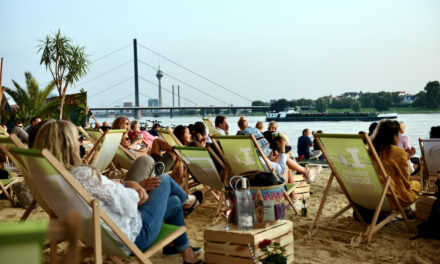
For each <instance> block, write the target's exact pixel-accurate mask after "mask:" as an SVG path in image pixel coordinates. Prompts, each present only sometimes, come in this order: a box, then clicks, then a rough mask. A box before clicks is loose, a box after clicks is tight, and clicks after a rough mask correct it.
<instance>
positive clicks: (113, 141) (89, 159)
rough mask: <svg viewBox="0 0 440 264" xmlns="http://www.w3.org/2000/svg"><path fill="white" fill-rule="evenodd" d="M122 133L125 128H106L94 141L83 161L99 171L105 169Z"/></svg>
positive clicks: (113, 154) (119, 141) (112, 156)
mask: <svg viewBox="0 0 440 264" xmlns="http://www.w3.org/2000/svg"><path fill="white" fill-rule="evenodd" d="M98 132H99V131H98ZM99 133H101V132H99ZM124 133H125V130H122V129H121V130H107V131H105V132H104V133H102V134H101V136H100V137H99V139H98V140H96V141H95V143H94V145H93V148H92V150H90V152H89V153H88V154H87V156H86V157H85V158H84V160H85V162H86V163H87V164H90V165H91V166H94V167H95V168H97V169H98V170H100V171H105V170H106V169H107V167H108V166H109V165H110V164H111V162H112V160H113V158H114V156H115V153H116V151H117V149H118V147H119V144H120V143H121V139H122V135H123V134H124ZM90 135H92V134H90ZM113 169H114V167H113Z"/></svg>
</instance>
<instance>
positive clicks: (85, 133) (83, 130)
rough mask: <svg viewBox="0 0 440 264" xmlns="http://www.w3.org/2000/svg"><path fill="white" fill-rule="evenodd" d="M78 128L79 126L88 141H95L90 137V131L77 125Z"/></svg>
mask: <svg viewBox="0 0 440 264" xmlns="http://www.w3.org/2000/svg"><path fill="white" fill-rule="evenodd" d="M76 128H78V131H79V132H80V133H81V134H83V135H84V137H85V138H86V139H87V141H90V143H93V142H95V140H93V139H92V138H91V137H90V135H89V133H88V132H87V131H86V130H85V129H84V128H83V127H82V126H77V127H76Z"/></svg>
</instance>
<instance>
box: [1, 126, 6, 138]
mask: <svg viewBox="0 0 440 264" xmlns="http://www.w3.org/2000/svg"><path fill="white" fill-rule="evenodd" d="M4 135H8V132H7V131H5V130H4V129H3V127H1V126H0V136H4Z"/></svg>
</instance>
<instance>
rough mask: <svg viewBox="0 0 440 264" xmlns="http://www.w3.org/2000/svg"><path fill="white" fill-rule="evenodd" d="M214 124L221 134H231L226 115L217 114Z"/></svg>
mask: <svg viewBox="0 0 440 264" xmlns="http://www.w3.org/2000/svg"><path fill="white" fill-rule="evenodd" d="M214 124H215V128H216V129H217V131H218V132H219V133H220V135H222V136H227V135H229V125H228V121H227V118H226V116H222V115H219V116H216V117H215V121H214Z"/></svg>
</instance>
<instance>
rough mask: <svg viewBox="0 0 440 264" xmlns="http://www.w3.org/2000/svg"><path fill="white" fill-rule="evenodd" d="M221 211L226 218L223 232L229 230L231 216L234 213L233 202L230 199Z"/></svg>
mask: <svg viewBox="0 0 440 264" xmlns="http://www.w3.org/2000/svg"><path fill="white" fill-rule="evenodd" d="M221 211H222V213H223V215H224V216H225V218H226V226H225V227H223V230H229V216H230V215H231V212H232V203H231V200H228V199H226V200H225V203H224V204H223V206H222V208H221Z"/></svg>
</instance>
